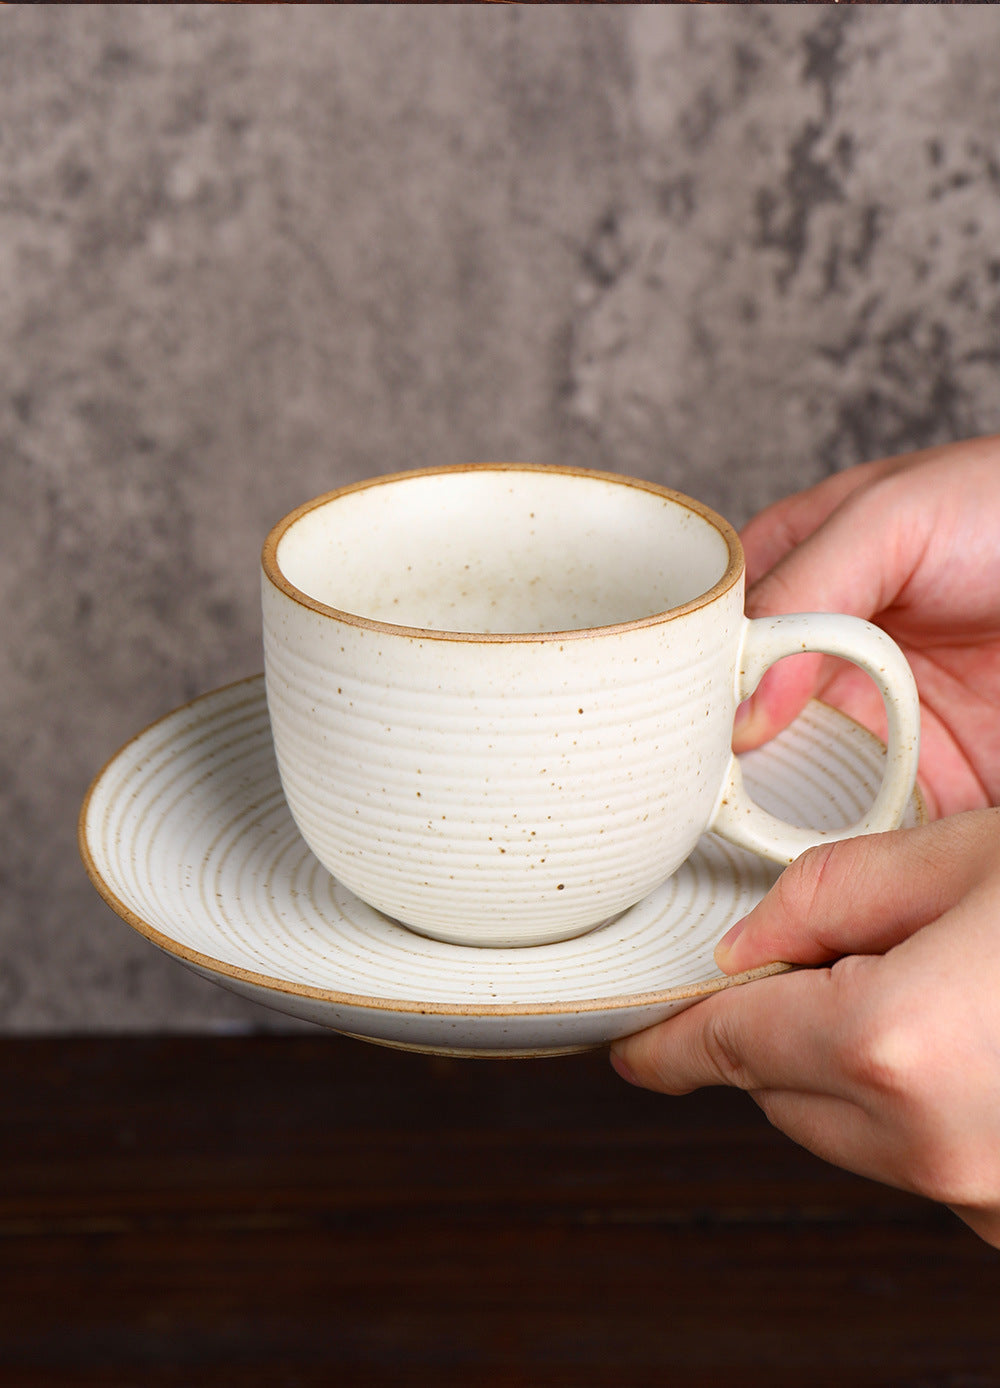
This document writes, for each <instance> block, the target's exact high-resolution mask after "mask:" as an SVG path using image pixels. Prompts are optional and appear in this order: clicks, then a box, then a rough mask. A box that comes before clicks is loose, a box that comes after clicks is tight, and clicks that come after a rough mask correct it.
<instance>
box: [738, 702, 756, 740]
mask: <svg viewBox="0 0 1000 1388" xmlns="http://www.w3.org/2000/svg"><path fill="white" fill-rule="evenodd" d="M752 713H753V710H752V708H751V703H750V700H749V699H744V700H743V702H742V704H740V706H739V708H737V710H736V717H735V718H734V719H733V729H734V731H736V732H739V731H740V729H741V728H745V727H746V725H747V724H748V723H749V722H750V719H751V716H752Z"/></svg>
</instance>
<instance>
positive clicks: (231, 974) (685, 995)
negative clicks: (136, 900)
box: [77, 672, 929, 1017]
mask: <svg viewBox="0 0 1000 1388" xmlns="http://www.w3.org/2000/svg"><path fill="white" fill-rule="evenodd" d="M263 682H264V675H263V672H258V673H257V674H254V675H247V676H244V677H243V678H242V679H236V680H230V681H228V682H227V683H225V684H222V685H219V686H218V687H217V688H215V689H210V690H207V691H206V692H205V693H203V694H199V695H197V696H196V697H195V698H193V699H188V700H186V701H185V702H184V703H181V704H178V705H177V707H176V708H173V709H170V710H169V711H168V712H167V713H164V714H162V715H161V716H160V717H159V718H155V719H153V721H152V722H151V723H148V724H147V725H146V726H145V727H143V728H140V729H139V731H138V732H136V733H134V734H133V736H132V737H130V738H129V739H128V740H127V741H126V742H124V743H122V745H121V746H120V747H119V748H118V750H117V751H116V752H113V753H112V755H111V756H110V757H108V758H107V759H106V761H105V762H104V764H103V765H102V766H101V768H100V770H99V771H98V772H97V774H96V775H95V776H94V778H93V780H92V781H91V782H90V785H89V786H88V787H87V792H86V794H85V796H84V798H83V802H82V804H81V806H80V813H79V816H78V818H77V846H78V849H79V853H80V857H81V859H82V861H83V866H84V869H85V871H86V873H87V876H88V877H89V878H90V881H91V884H92V885H93V886H94V888H95V889H96V891H97V892H98V894H99V895H100V896H101V897H102V899H103V900H104V901H105V903H106V904H107V905H108V906H110V907H111V909H112V910H113V911H114V912H115V914H116V915H117V916H119V917H120V918H121V919H122V920H123V921H124V922H125V923H126V925H129V926H131V928H132V929H133V930H135V931H136V932H137V933H138V934H139V935H141V936H143V937H144V938H145V939H147V940H149V942H150V943H151V944H153V945H156V946H157V948H158V949H161V950H163V952H164V953H166V954H169V955H171V956H172V957H173V958H175V959H177V960H178V961H179V962H180V963H182V964H187V965H191V966H193V967H195V968H197V969H199V970H204V971H206V972H208V973H212V974H218V975H221V976H222V977H224V978H228V979H232V980H234V981H237V982H240V983H247V984H251V985H253V986H255V987H257V988H262V989H264V990H265V991H268V992H274V993H281V994H285V995H290V996H293V997H299V998H305V999H308V1000H309V1001H312V1002H321V1003H326V1004H331V1005H333V1006H338V1007H356V1008H363V1009H367V1010H371V1011H377V1012H392V1013H406V1014H411V1015H415V1016H428V1017H429V1016H434V1017H531V1016H545V1017H553V1016H560V1015H565V1016H577V1015H580V1014H583V1013H591V1012H608V1011H626V1010H638V1009H641V1008H644V1007H650V1006H659V1005H664V1004H669V1003H675V1002H686V1001H689V1000H695V999H699V998H705V997H709V996H711V995H712V994H714V993H720V992H724V991H725V990H726V989H728V988H734V987H738V986H740V985H742V984H744V983H752V982H754V981H756V980H758V979H762V978H770V977H773V976H775V975H777V974H782V973H788V972H791V971H793V970H796V969H798V968H800V967H801V966H800V965H797V964H789V963H783V962H773V963H769V964H762V965H760V966H759V967H757V968H755V969H746V970H744V971H742V972H740V973H736V974H722V975H720V976H719V977H718V978H713V979H706V980H704V981H703V982H700V983H686V984H678V985H675V986H674V987H672V988H666V989H659V990H654V991H652V992H645V993H620V994H610V995H607V996H604V997H600V998H576V999H566V1000H563V1001H552V1002H537V1003H528V1002H526V1003H468V1004H465V1005H461V1006H459V1005H456V1004H455V1003H436V1002H430V1001H427V1002H419V1001H416V1000H414V999H407V998H385V997H377V996H373V995H368V994H364V993H344V992H340V991H339V990H337V989H333V988H316V987H311V986H310V985H309V984H304V983H295V982H293V981H292V980H290V979H282V978H276V977H274V976H273V975H270V974H263V973H257V972H256V971H255V970H252V969H245V968H243V967H241V966H240V965H238V964H230V963H228V962H227V961H226V960H223V959H217V958H215V956H214V955H210V954H205V953H203V952H202V951H201V950H196V949H192V948H191V947H190V946H188V945H184V944H181V943H180V942H179V941H178V940H175V939H174V938H173V937H172V936H170V935H167V934H165V933H164V932H163V931H162V930H160V929H159V928H158V927H157V926H155V925H152V924H150V922H149V921H147V920H144V919H143V918H142V917H141V916H139V915H138V914H137V913H136V912H135V911H133V910H132V908H131V907H130V906H128V905H127V904H126V903H125V902H124V901H122V900H121V898H120V897H119V896H118V895H117V893H116V892H115V891H114V889H113V888H112V887H111V886H109V885H108V883H107V882H106V881H105V879H104V877H103V876H102V875H101V871H100V869H99V867H98V865H97V862H96V860H95V858H94V855H93V854H92V852H91V849H90V843H89V834H88V827H89V826H88V821H89V812H90V805H91V802H92V800H93V798H94V795H95V794H96V792H97V789H98V787H99V785H100V784H101V782H102V781H103V779H104V777H105V776H106V775H107V774H108V772H109V771H110V770H111V768H112V766H114V765H115V764H116V763H117V762H118V761H119V760H120V759H122V758H124V757H125V756H126V754H127V753H128V751H129V749H130V748H132V747H133V746H134V744H135V743H137V742H138V741H140V739H142V738H144V737H146V736H147V735H148V734H149V733H151V732H153V731H155V729H157V728H158V727H160V726H161V725H162V724H164V723H167V722H168V721H170V720H171V719H173V718H176V717H177V716H178V715H179V714H182V713H184V712H185V711H186V710H188V709H192V708H195V707H197V705H199V704H202V703H206V702H207V701H208V700H210V699H215V698H217V697H219V696H220V695H222V694H225V693H227V692H228V691H230V690H234V689H237V688H239V687H240V686H241V685H245V686H246V687H247V690H248V692H249V690H250V688H251V687H253V686H258V685H263ZM810 703H815V704H819V705H821V706H822V707H824V708H827V709H829V710H830V711H831V712H832V713H834V714H835V715H836V716H837V717H838V718H841V719H844V720H845V721H846V722H848V723H853V724H854V726H855V728H856V729H858V730H859V731H860V732H862V733H864V735H865V736H866V737H867V738H869V739H871V741H873V742H875V743H876V744H877V745H878V746H879V747H883V746H884V744H883V743H882V742H881V741H880V739H879V738H877V737H876V736H875V734H874V733H873V732H871V730H870V729H868V728H866V727H865V726H864V725H863V724H861V723H859V722H858V721H857V720H856V719H854V718H852V717H851V716H850V715H849V714H846V713H844V712H842V711H841V710H840V709H838V708H834V706H833V705H832V704H827V703H825V702H824V701H823V700H820V699H814V700H810ZM807 707H808V705H807ZM911 799H912V800H913V801H914V802H915V808H916V815H917V821H918V824H925V823H927V822H928V818H929V816H928V814H927V807H926V802H925V800H924V797H923V794H922V793H921V791H920V788H919V786H915V787H914V789H913V792H912V797H911ZM529 948H531V947H530V946H529ZM534 948H538V949H544V948H545V946H544V945H539V946H535V947H534Z"/></svg>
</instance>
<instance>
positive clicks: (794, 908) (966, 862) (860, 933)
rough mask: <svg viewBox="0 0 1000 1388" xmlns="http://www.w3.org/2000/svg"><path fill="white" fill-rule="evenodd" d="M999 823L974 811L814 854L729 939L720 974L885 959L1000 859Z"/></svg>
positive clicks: (721, 950) (720, 953)
mask: <svg viewBox="0 0 1000 1388" xmlns="http://www.w3.org/2000/svg"><path fill="white" fill-rule="evenodd" d="M998 814H1000V812H998V811H994V810H986V811H974V812H970V813H968V814H960V815H953V816H951V817H950V818H948V819H943V820H939V821H937V822H936V823H934V824H928V825H924V826H922V827H921V828H919V829H899V830H896V831H895V832H894V833H887V834H871V835H866V836H864V837H861V838H855V839H842V840H839V841H837V842H835V843H827V844H823V845H821V846H820V847H819V848H812V849H810V850H809V851H808V852H806V853H803V854H802V856H801V857H800V858H797V859H796V860H795V862H794V863H793V864H792V865H791V867H788V868H786V869H785V871H784V872H783V873H782V874H781V876H780V877H779V878H778V880H777V882H776V883H775V885H774V886H773V887H772V888H771V890H770V891H769V892H768V894H767V896H765V897H764V899H763V900H762V901H761V902H760V903H759V904H758V905H757V906H755V907H754V909H753V910H752V911H751V912H750V914H749V915H748V916H746V917H744V919H743V920H742V921H740V922H739V923H738V924H737V925H735V926H734V927H733V928H732V929H731V930H730V931H729V932H728V933H727V934H726V935H724V936H723V937H722V939H721V940H720V942H719V944H718V945H717V947H716V951H715V958H716V962H717V964H718V965H719V968H720V969H722V970H723V971H724V972H725V973H730V974H732V973H740V972H742V971H743V970H745V969H753V968H757V967H758V966H760V965H762V964H770V963H774V962H776V961H779V960H780V961H781V962H783V963H786V964H821V963H825V962H827V961H829V960H831V959H839V958H841V957H842V956H843V955H846V954H883V953H885V952H886V951H887V950H889V949H891V948H892V947H893V945H897V944H899V943H900V941H902V940H905V939H906V938H907V937H908V936H909V935H912V934H913V933H914V932H915V931H917V930H919V929H921V927H923V926H925V925H928V924H929V923H930V922H931V921H933V920H936V919H937V918H938V916H940V915H942V914H943V913H944V912H945V911H947V910H948V909H949V908H950V907H951V906H953V905H954V904H955V903H956V902H957V901H958V900H959V899H960V898H961V897H962V896H963V895H965V893H966V892H967V891H968V890H969V889H970V887H971V886H972V884H973V883H974V881H975V880H976V879H977V877H978V876H979V875H980V874H981V872H982V871H983V868H984V864H985V863H986V862H987V861H989V854H990V853H991V852H992V853H993V854H994V855H995V852H996V833H997V817H998Z"/></svg>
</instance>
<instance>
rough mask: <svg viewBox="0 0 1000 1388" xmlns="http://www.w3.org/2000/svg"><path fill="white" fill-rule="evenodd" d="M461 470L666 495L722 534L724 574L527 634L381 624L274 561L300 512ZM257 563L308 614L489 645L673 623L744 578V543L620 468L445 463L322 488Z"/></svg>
mask: <svg viewBox="0 0 1000 1388" xmlns="http://www.w3.org/2000/svg"><path fill="white" fill-rule="evenodd" d="M463 472H546V473H556V474H560V475H562V476H568V477H584V478H588V479H590V480H593V481H597V482H611V483H614V484H615V485H617V486H627V487H634V488H635V489H636V490H638V491H646V492H652V493H653V494H654V495H656V496H661V497H664V498H665V499H666V500H668V501H671V502H673V503H674V504H675V505H678V506H681V507H683V508H684V509H685V510H687V511H690V512H693V513H694V514H695V515H697V516H699V517H700V518H701V519H702V520H705V521H707V522H708V523H709V524H710V525H711V526H713V527H714V529H715V530H716V531H717V532H718V533H719V534H720V535H721V536H722V538H723V540H724V541H725V543H726V548H727V550H728V554H729V560H728V563H727V564H726V568H725V571H724V572H723V574H722V576H721V577H720V578H719V579H718V580H717V581H716V582H715V583H713V585H712V586H711V588H708V589H706V591H705V592H704V593H700V594H699V595H698V596H697V597H696V598H692V599H691V600H690V601H689V602H685V603H681V604H679V605H678V606H677V607H669V608H665V609H664V610H663V611H662V612H654V613H652V614H651V615H650V616H647V617H634V618H631V619H630V620H629V621H626V622H614V623H612V624H610V625H607V626H594V627H573V628H570V629H568V630H565V631H528V632H520V631H518V632H482V631H478V632H477V631H446V630H441V629H440V628H435V627H414V626H406V625H403V624H401V623H396V622H385V621H381V620H379V619H377V618H374V617H364V616H361V615H360V614H359V613H356V612H348V611H346V610H345V609H342V608H338V607H334V606H332V605H331V604H330V603H325V602H322V601H321V600H320V599H319V598H314V597H312V596H311V595H310V594H309V593H307V592H305V591H304V590H303V589H302V588H299V587H298V585H297V584H295V583H293V582H292V581H291V579H290V578H288V577H287V575H286V574H285V573H284V572H283V570H282V568H281V565H280V564H279V563H278V546H279V544H280V543H281V541H282V539H283V538H284V536H285V535H286V534H287V533H288V531H289V530H291V529H292V527H293V526H294V525H296V524H297V522H298V521H300V520H301V519H302V518H303V517H304V516H306V515H308V514H309V513H310V512H311V511H316V510H319V509H320V508H321V507H323V506H327V505H329V504H330V503H331V502H334V501H337V500H339V499H340V498H341V497H343V496H348V495H349V494H350V493H352V492H359V491H366V490H367V489H369V488H371V487H379V486H385V485H388V484H391V483H394V482H402V481H409V480H411V479H413V478H420V477H437V476H441V475H443V474H448V473H463ZM261 566H262V568H263V571H264V574H265V576H266V578H267V579H268V581H269V582H270V583H271V585H272V586H273V587H274V588H276V589H277V590H278V591H279V592H280V593H283V594H284V596H285V597H287V598H290V599H291V600H292V601H293V602H295V603H298V604H299V605H300V606H302V607H305V608H308V609H309V610H310V611H312V612H316V613H318V614H319V615H320V616H321V617H329V618H332V619H334V620H335V621H339V622H345V623H347V625H349V626H354V627H361V628H363V629H365V630H367V631H377V632H381V633H382V634H384V635H388V636H408V637H416V638H418V639H419V640H422V641H461V642H465V643H474V644H475V643H480V644H489V645H507V644H510V643H512V642H532V643H539V642H553V641H556V642H563V641H573V640H580V639H586V638H588V637H595V636H609V635H617V634H619V633H623V632H627V631H636V630H639V629H641V628H644V627H653V626H660V625H662V624H664V623H666V622H670V621H674V620H675V619H676V618H678V617H683V616H686V615H687V614H688V613H690V612H695V611H697V610H698V609H699V608H702V607H707V606H709V605H710V604H711V603H713V602H715V601H716V600H717V599H718V598H720V597H721V596H722V595H723V594H724V593H726V592H728V591H729V590H730V589H731V588H732V587H733V585H734V584H736V583H737V582H738V581H739V580H740V579H741V578H742V576H743V572H744V567H745V561H744V556H743V545H742V543H741V541H740V538H739V535H738V534H737V533H736V529H735V527H734V526H733V525H731V524H730V522H729V521H727V520H726V519H725V518H724V517H722V516H720V515H719V514H718V512H717V511H714V510H712V508H711V507H710V506H706V505H705V503H704V502H701V501H697V500H696V499H695V498H694V497H690V496H687V495H685V493H683V492H679V491H675V490H674V489H673V488H672V487H665V486H663V485H662V484H661V483H659V482H650V481H647V480H646V479H645V478H639V477H630V476H628V475H627V474H625V473H621V472H605V471H600V470H599V469H594V468H581V467H573V466H572V465H571V464H560V463H516V462H507V463H503V462H486V463H450V464H449V463H445V464H441V465H438V466H436V467H426V468H412V469H407V470H404V471H402V472H387V473H381V474H379V475H377V476H375V477H368V478H364V479H362V480H361V481H360V482H349V483H347V484H346V485H345V486H343V487H335V488H333V490H331V491H328V492H323V493H321V494H320V495H319V496H315V497H313V498H312V499H311V500H309V501H304V502H302V503H301V504H300V505H299V506H296V507H295V509H294V510H292V511H289V512H288V514H287V515H285V516H283V517H282V518H281V520H279V521H278V522H277V523H276V524H275V525H274V526H272V527H271V530H270V531H269V532H268V535H267V538H266V539H265V541H264V546H263V549H262V551H261Z"/></svg>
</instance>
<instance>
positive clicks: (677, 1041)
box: [612, 960, 872, 1098]
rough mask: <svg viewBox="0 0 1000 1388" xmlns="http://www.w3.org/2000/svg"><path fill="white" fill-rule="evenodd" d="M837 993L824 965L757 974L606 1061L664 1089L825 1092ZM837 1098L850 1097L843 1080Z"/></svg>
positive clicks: (837, 1017)
mask: <svg viewBox="0 0 1000 1388" xmlns="http://www.w3.org/2000/svg"><path fill="white" fill-rule="evenodd" d="M852 962H854V961H852ZM856 962H858V963H860V964H864V965H867V964H869V963H871V962H872V961H869V960H863V961H856ZM842 995H843V990H842V987H841V983H840V980H839V978H836V977H835V976H834V971H833V970H830V969H817V970H802V971H801V972H798V973H789V974H778V975H775V976H773V977H771V978H762V979H758V980H756V981H755V982H753V983H745V984H742V985H740V986H739V987H737V988H731V989H727V990H726V991H725V992H721V993H716V994H715V995H714V996H713V997H710V998H705V999H704V1000H703V1001H702V1002H699V1003H697V1004H695V1006H693V1007H689V1008H688V1009H687V1010H686V1011H684V1012H681V1013H678V1014H677V1016H675V1017H671V1018H670V1019H669V1021H666V1022H662V1023H661V1024H660V1025H659V1026H655V1027H650V1028H649V1029H648V1030H647V1031H642V1032H639V1033H638V1034H637V1035H635V1036H630V1037H627V1038H626V1039H625V1040H623V1041H616V1042H615V1044H614V1046H613V1047H612V1063H613V1064H614V1066H615V1068H616V1070H618V1073H619V1074H621V1075H622V1077H623V1078H624V1079H627V1080H629V1081H630V1082H631V1083H633V1084H638V1085H641V1086H642V1087H643V1088H646V1089H654V1090H658V1091H659V1092H661V1093H664V1094H687V1093H690V1091H691V1090H693V1089H699V1088H702V1087H703V1086H706V1085H729V1086H732V1087H734V1088H737V1089H745V1090H749V1091H751V1092H756V1091H763V1090H769V1091H789V1092H795V1093H801V1094H811V1093H816V1094H819V1093H823V1094H830V1093H831V1084H832V1085H834V1086H836V1085H837V1077H836V1067H834V1066H831V1063H830V1054H829V1053H830V1049H831V1045H833V1044H835V1043H834V1040H833V1038H835V1037H836V1036H837V1035H838V1033H839V1032H840V1030H841V1028H842V1026H843V1023H844V1020H845V1011H844V1006H843V1001H842ZM841 1097H844V1098H849V1097H850V1094H849V1092H848V1089H847V1086H846V1084H845V1085H844V1092H843V1094H842V1096H841Z"/></svg>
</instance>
